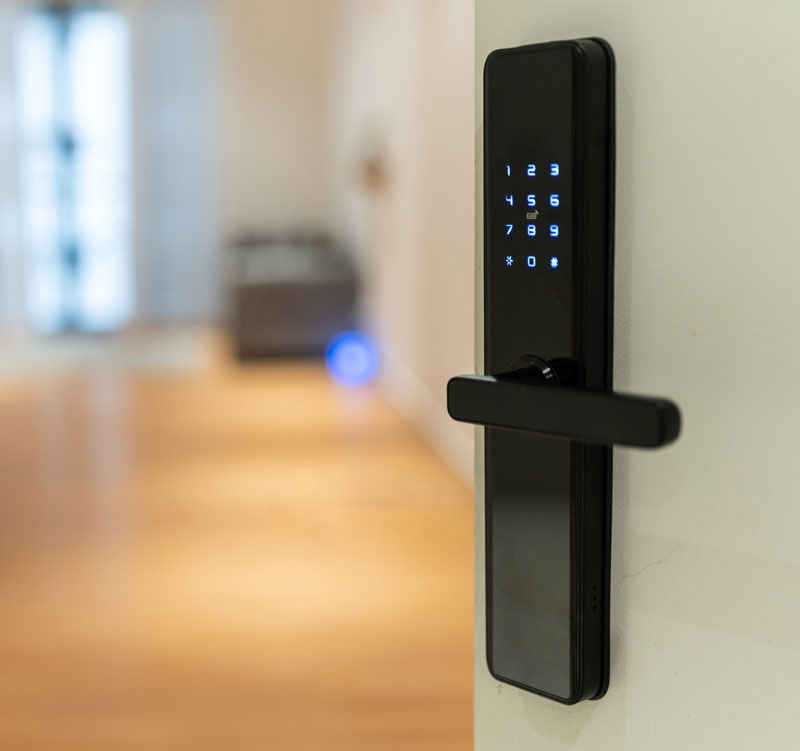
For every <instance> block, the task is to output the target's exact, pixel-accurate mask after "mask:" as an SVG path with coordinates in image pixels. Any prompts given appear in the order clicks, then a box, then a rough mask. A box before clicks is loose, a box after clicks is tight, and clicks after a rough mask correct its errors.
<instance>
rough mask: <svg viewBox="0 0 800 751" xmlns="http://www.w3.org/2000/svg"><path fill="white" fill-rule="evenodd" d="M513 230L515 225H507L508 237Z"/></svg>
mask: <svg viewBox="0 0 800 751" xmlns="http://www.w3.org/2000/svg"><path fill="white" fill-rule="evenodd" d="M512 229H514V225H513V224H507V225H506V235H510V234H511V230H512Z"/></svg>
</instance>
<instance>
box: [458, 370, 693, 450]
mask: <svg viewBox="0 0 800 751" xmlns="http://www.w3.org/2000/svg"><path fill="white" fill-rule="evenodd" d="M447 411H448V412H449V413H450V417H452V418H453V419H454V420H459V421H460V422H470V423H475V424H476V425H487V426H490V427H495V428H511V429H515V430H526V431H530V432H533V433H543V434H545V435H553V436H560V437H562V438H571V439H572V440H574V441H583V442H585V443H602V444H614V443H616V444H620V445H623V446H637V447H640V448H655V447H657V446H665V445H666V444H668V443H671V442H672V441H674V440H675V439H676V438H677V437H678V433H680V428H681V415H680V411H679V410H678V407H677V406H676V405H675V404H674V403H673V402H671V401H669V400H668V399H659V398H654V397H645V396H628V395H626V394H617V393H615V392H607V391H584V390H580V389H574V388H569V387H566V386H546V385H538V384H531V383H526V382H523V381H519V380H516V379H508V380H507V379H504V378H503V376H502V375H501V376H478V375H462V376H457V377H455V378H451V379H450V381H449V382H448V384H447Z"/></svg>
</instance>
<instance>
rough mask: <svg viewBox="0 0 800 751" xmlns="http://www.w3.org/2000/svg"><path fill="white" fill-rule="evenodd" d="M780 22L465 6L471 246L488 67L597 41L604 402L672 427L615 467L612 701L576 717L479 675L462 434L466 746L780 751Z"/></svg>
mask: <svg viewBox="0 0 800 751" xmlns="http://www.w3.org/2000/svg"><path fill="white" fill-rule="evenodd" d="M799 22H800V8H798V7H797V6H796V5H793V4H789V3H782V2H774V3H769V4H768V6H763V5H761V6H755V5H752V4H749V3H743V2H736V3H733V4H732V3H725V4H723V3H706V4H700V5H698V4H696V3H689V2H685V1H684V0H681V2H679V3H678V4H675V3H672V4H662V3H656V2H652V1H650V0H648V2H634V1H633V0H618V1H617V2H609V1H607V0H603V2H588V0H580V1H579V2H576V3H571V4H569V5H565V4H546V3H540V2H539V3H518V2H513V1H512V0H476V16H475V23H476V48H475V56H476V66H475V92H476V151H477V155H478V160H477V171H476V174H477V175H478V178H477V180H476V192H477V195H476V209H477V222H478V227H477V231H476V237H477V238H482V237H483V227H482V217H481V207H482V206H483V197H482V194H481V193H482V184H481V183H482V174H483V167H482V144H483V131H482V121H481V120H482V115H481V112H482V68H483V63H484V61H485V59H486V57H487V55H488V54H489V53H490V52H491V51H492V50H494V49H498V48H503V47H512V46H515V45H523V44H531V43H535V42H544V41H549V40H556V39H569V38H579V37H587V36H599V37H603V38H605V39H607V40H608V41H609V42H610V43H611V45H612V46H613V48H614V50H615V53H616V61H617V107H616V117H617V195H616V199H617V200H616V204H617V209H616V287H615V295H616V319H615V341H614V349H615V372H614V386H615V388H616V389H619V390H621V391H633V392H641V393H655V394H666V395H669V396H670V397H671V398H674V399H675V401H676V402H678V403H679V404H680V405H681V409H682V412H683V417H684V427H683V433H682V436H681V438H680V440H679V441H678V442H677V443H676V444H674V445H673V446H672V447H669V448H666V449H664V450H662V451H659V452H654V453H649V452H643V451H636V450H628V449H622V450H619V451H618V450H616V449H615V450H614V494H613V532H612V536H613V547H612V569H611V678H610V688H609V691H608V693H607V695H606V696H605V697H604V698H603V699H601V700H600V701H597V702H591V701H589V702H583V703H581V704H578V705H576V706H562V705H559V704H555V703H553V702H550V701H548V700H547V699H543V698H541V697H537V696H534V695H532V694H529V693H526V692H524V691H521V690H519V689H516V688H514V687H512V686H509V685H507V684H503V683H499V682H498V681H496V680H494V679H493V678H492V677H491V675H490V673H489V671H488V669H487V664H486V648H485V642H486V634H485V630H484V623H485V595H484V593H485V580H484V576H483V567H484V560H485V558H484V555H485V550H484V543H483V540H484V526H483V521H484V517H483V498H482V483H483V468H482V466H480V462H481V457H482V456H483V448H482V430H480V429H479V430H478V444H479V445H478V450H477V453H476V456H477V457H478V465H479V466H478V468H477V485H478V503H477V512H476V513H477V519H476V521H477V525H476V540H477V543H476V553H477V577H476V599H477V612H476V629H475V631H476V637H475V638H476V655H475V693H476V699H475V700H476V713H475V722H476V748H477V749H478V751H488V750H489V749H492V750H494V749H504V750H506V751H515V750H516V749H526V750H528V749H559V750H560V749H570V750H577V749H591V750H592V751H604V750H605V749H609V750H610V749H614V751H619V750H620V749H637V750H640V749H647V750H648V751H657V750H658V749H670V750H672V749H675V748H720V749H722V748H725V749H739V748H741V749H752V748H795V747H800V722H798V721H797V720H796V714H797V712H796V707H797V704H798V700H800V689H798V685H797V679H796V676H797V674H798V672H800V605H798V603H797V600H796V598H795V595H796V593H798V592H800V547H798V546H797V544H796V542H795V539H794V537H795V533H796V530H797V529H798V526H800V504H798V502H797V501H798V492H797V490H796V481H795V477H794V468H793V464H794V461H793V460H794V456H793V455H794V450H795V446H796V444H797V439H796V430H795V426H796V425H797V424H798V421H800V399H798V396H797V393H796V384H797V383H798V381H800V378H799V376H800V352H798V350H797V348H796V347H795V342H796V340H797V330H798V321H800V295H798V293H797V284H798V282H797V279H798V274H799V273H800V257H799V256H798V253H796V252H795V250H796V249H797V248H798V241H797V218H796V217H797V210H796V207H795V203H796V200H797V189H796V178H795V176H796V175H797V174H798V173H799V172H800V148H799V147H798V145H797V140H796V134H797V132H800V100H798V97H797V90H798V84H800V50H799V49H798V48H797V46H796V44H795V42H794V39H793V35H794V31H793V30H794V29H796V28H797V25H798V23H799ZM480 242H481V241H480V240H479V247H478V248H477V251H478V252H477V255H476V257H477V258H478V259H479V260H478V273H479V275H480V274H481V273H482V269H481V261H480V259H481V258H482V247H480ZM477 287H478V288H479V289H480V287H481V285H480V284H479V285H477ZM477 308H478V310H481V309H482V303H481V301H480V300H478V305H477ZM480 329H481V324H480V323H479V326H478V332H477V333H478V341H477V346H476V352H478V353H481V352H483V346H482V344H483V335H482V331H481V330H480ZM481 366H482V363H480V362H479V363H478V367H479V369H480V368H481Z"/></svg>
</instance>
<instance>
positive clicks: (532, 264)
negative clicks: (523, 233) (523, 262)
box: [528, 256, 536, 269]
mask: <svg viewBox="0 0 800 751" xmlns="http://www.w3.org/2000/svg"><path fill="white" fill-rule="evenodd" d="M528 266H529V267H530V268H532V269H535V268H536V256H528Z"/></svg>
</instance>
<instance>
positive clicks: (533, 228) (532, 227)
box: [528, 224, 536, 237]
mask: <svg viewBox="0 0 800 751" xmlns="http://www.w3.org/2000/svg"><path fill="white" fill-rule="evenodd" d="M528 237H536V225H535V224H529V225H528Z"/></svg>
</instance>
